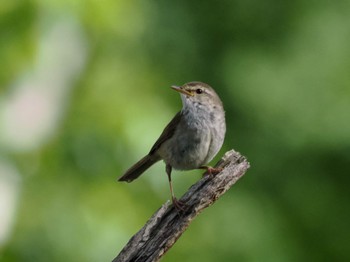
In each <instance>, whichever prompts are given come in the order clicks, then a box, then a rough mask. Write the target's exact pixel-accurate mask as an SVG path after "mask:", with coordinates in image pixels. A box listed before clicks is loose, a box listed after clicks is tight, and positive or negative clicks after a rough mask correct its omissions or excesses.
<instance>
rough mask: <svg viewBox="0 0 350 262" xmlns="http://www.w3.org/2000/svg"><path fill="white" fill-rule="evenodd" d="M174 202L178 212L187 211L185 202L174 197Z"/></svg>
mask: <svg viewBox="0 0 350 262" xmlns="http://www.w3.org/2000/svg"><path fill="white" fill-rule="evenodd" d="M172 200H173V205H174V207H175V209H176V210H177V211H178V212H184V211H186V210H187V205H186V204H185V203H184V202H182V201H180V200H177V198H176V197H173V198H172Z"/></svg>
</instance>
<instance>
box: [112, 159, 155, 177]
mask: <svg viewBox="0 0 350 262" xmlns="http://www.w3.org/2000/svg"><path fill="white" fill-rule="evenodd" d="M159 160H160V159H158V158H156V157H154V156H151V155H147V156H145V157H143V158H142V159H141V160H140V161H138V162H137V163H136V164H135V165H133V166H132V167H130V168H129V169H128V170H127V171H126V172H125V174H124V175H123V176H122V177H121V178H119V179H118V181H126V182H128V183H129V182H131V181H133V180H134V179H136V178H138V177H139V176H141V175H142V173H143V172H145V171H146V170H147V169H148V168H149V167H150V166H152V165H153V164H155V163H156V162H158V161H159Z"/></svg>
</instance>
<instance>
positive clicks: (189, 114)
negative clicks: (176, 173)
mask: <svg viewBox="0 0 350 262" xmlns="http://www.w3.org/2000/svg"><path fill="white" fill-rule="evenodd" d="M171 88H172V89H174V90H175V91H177V92H179V93H180V95H181V99H182V104H183V107H182V110H181V111H180V112H178V113H177V114H176V115H175V117H174V118H173V119H172V120H171V122H170V123H169V124H168V125H167V126H166V127H165V129H164V131H163V133H162V134H161V135H160V137H159V138H158V140H157V141H156V143H155V144H154V145H153V147H152V148H151V151H150V152H149V153H148V154H147V155H146V156H145V157H143V158H142V159H141V160H140V161H138V162H137V163H136V164H135V165H133V166H132V167H131V168H129V169H128V170H127V171H126V172H125V174H124V175H123V176H122V177H121V178H119V181H127V182H131V181H133V180H134V179H136V178H138V177H139V176H140V175H141V174H142V173H143V172H145V171H146V170H147V169H148V168H149V167H150V166H152V165H153V164H154V163H156V162H158V161H159V160H164V162H165V165H166V173H167V175H168V179H169V185H170V192H171V197H172V201H173V204H174V206H175V207H176V208H177V209H180V210H183V205H184V204H183V203H182V202H180V201H178V200H177V199H176V197H175V195H174V191H173V186H172V183H171V171H172V168H174V169H178V170H191V169H206V170H207V171H208V173H211V174H215V173H218V172H219V171H220V170H218V169H215V168H212V167H209V166H206V164H207V163H209V162H210V161H211V160H212V159H213V158H214V156H215V155H216V154H217V152H218V151H219V150H220V148H221V146H222V144H223V142H224V137H225V133H226V123H225V111H224V108H223V105H222V102H221V100H220V98H219V96H218V95H217V94H216V93H215V91H214V89H213V88H211V87H210V86H209V85H208V84H205V83H202V82H190V83H187V84H184V85H183V86H172V87H171Z"/></svg>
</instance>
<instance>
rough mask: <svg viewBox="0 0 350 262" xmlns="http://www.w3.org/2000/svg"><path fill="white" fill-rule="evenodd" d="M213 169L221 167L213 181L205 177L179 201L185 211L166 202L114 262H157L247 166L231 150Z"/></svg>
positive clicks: (242, 159) (245, 162)
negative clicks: (180, 210) (184, 207)
mask: <svg viewBox="0 0 350 262" xmlns="http://www.w3.org/2000/svg"><path fill="white" fill-rule="evenodd" d="M215 167H221V168H223V170H222V171H221V172H220V173H219V174H217V175H215V176H214V177H210V176H209V175H207V176H204V177H203V178H202V179H201V180H199V181H198V182H197V183H196V184H194V185H193V186H191V188H190V189H189V190H188V191H187V192H186V193H185V195H184V196H183V197H182V198H181V199H180V201H181V202H183V203H185V204H186V207H187V208H186V211H184V212H181V213H179V212H178V211H177V210H176V209H175V208H174V207H173V206H172V205H171V203H170V202H169V201H167V202H166V203H165V204H164V205H163V206H162V207H161V208H160V209H159V210H158V211H156V212H155V213H154V214H153V216H152V217H151V218H150V219H149V220H148V222H147V223H146V224H145V225H144V227H143V228H142V229H141V230H140V231H139V232H137V233H136V234H135V235H134V236H133V237H132V238H131V239H130V240H129V242H128V243H127V245H126V246H125V247H124V248H123V250H122V251H121V252H120V253H119V255H118V256H117V257H116V258H115V259H114V260H113V262H126V261H135V262H136V261H139V262H141V261H142V262H143V261H147V262H151V261H152V262H153V261H158V260H159V259H160V258H161V257H162V256H163V255H164V254H165V252H167V251H168V250H169V249H170V248H171V247H172V246H173V245H174V243H175V242H176V240H177V239H178V238H179V237H180V236H181V234H182V233H183V232H184V231H185V230H186V229H187V227H188V226H189V224H190V223H191V222H192V220H193V219H194V218H195V217H196V216H197V215H198V214H199V213H201V212H202V211H203V210H204V209H205V208H207V207H208V206H210V205H212V204H213V203H214V202H215V201H216V200H217V199H218V198H219V197H220V196H221V195H223V194H224V193H225V192H226V191H227V190H228V189H230V187H231V186H232V185H233V184H235V183H236V181H237V180H238V179H239V178H241V177H242V176H243V175H244V174H245V172H246V170H247V169H248V168H249V163H248V161H247V160H246V159H245V157H243V156H242V155H240V154H239V153H238V152H236V151H234V150H231V151H228V152H227V153H226V154H225V155H224V156H223V158H222V159H221V160H220V161H219V162H218V163H217V164H216V166H215Z"/></svg>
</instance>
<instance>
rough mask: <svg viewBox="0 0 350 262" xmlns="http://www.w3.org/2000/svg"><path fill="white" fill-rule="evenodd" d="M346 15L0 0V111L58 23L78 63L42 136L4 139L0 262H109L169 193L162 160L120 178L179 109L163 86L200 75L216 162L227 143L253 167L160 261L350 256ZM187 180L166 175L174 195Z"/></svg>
mask: <svg viewBox="0 0 350 262" xmlns="http://www.w3.org/2000/svg"><path fill="white" fill-rule="evenodd" d="M349 13H350V1H348V0H344V1H317V2H315V1H311V2H310V1H306V0H298V1H293V2H291V1H290V2H281V1H276V0H268V1H263V2H261V1H256V0H251V1H242V0H235V1H228V0H225V1H220V2H217V1H216V2H214V1H204V2H203V1H196V0H195V1H177V2H176V3H175V2H171V1H137V0H132V1H125V0H118V1H115V0H106V1H96V0H90V1H72V0H64V1H57V0H56V1H44V0H39V1H30V0H23V1H7V0H5V1H2V2H1V3H0V59H1V61H2V70H0V91H1V93H0V106H1V107H0V109H2V110H5V109H4V108H5V105H6V103H7V102H8V101H10V99H11V97H12V96H11V95H12V94H13V93H14V92H15V90H17V89H16V88H17V87H16V83H18V82H19V81H21V80H23V79H25V76H27V75H31V74H33V71H35V70H34V69H33V68H35V65H36V64H37V63H38V60H40V54H41V53H42V52H41V51H40V50H41V48H44V49H45V48H49V47H46V46H45V45H44V47H43V46H42V41H44V40H43V39H45V37H46V36H47V35H48V34H49V32H50V31H52V30H53V28H54V27H55V25H57V24H62V23H65V25H66V27H68V28H69V27H74V28H78V30H79V33H80V34H81V35H82V36H83V37H81V38H80V40H79V41H80V42H79V41H78V42H77V43H78V44H77V45H76V48H77V49H72V50H78V49H79V50H80V49H86V50H87V58H86V60H84V65H83V68H82V69H81V70H80V71H77V72H76V73H75V76H74V81H73V82H72V83H69V84H67V83H66V84H65V85H68V86H69V88H68V89H67V90H68V91H66V92H65V93H64V94H63V95H62V97H63V99H62V100H59V101H60V102H59V110H60V112H61V114H59V115H57V116H56V117H55V119H54V122H55V123H56V124H54V125H53V126H54V128H53V129H52V130H51V131H50V132H49V131H48V132H49V134H48V135H47V137H48V138H47V139H46V140H43V141H42V142H41V143H40V144H38V146H37V147H36V148H32V149H30V150H29V149H27V150H14V149H13V148H11V147H10V146H2V148H1V149H0V157H1V158H3V159H5V160H6V161H7V162H8V163H10V164H11V165H13V166H14V167H15V168H16V170H18V173H19V174H20V178H21V183H20V186H19V191H18V192H19V193H18V201H17V204H16V211H15V215H14V216H13V218H12V220H13V222H12V223H11V226H12V229H11V231H10V234H9V236H8V238H7V239H6V241H4V243H3V244H2V246H1V245H0V252H1V253H0V260H1V261H110V260H111V259H112V258H113V257H114V256H115V255H116V254H117V253H118V252H119V251H120V250H121V248H122V247H123V246H124V245H125V244H126V242H127V241H128V240H129V238H130V237H131V236H132V235H133V234H134V233H135V232H136V231H137V230H138V229H139V228H140V227H141V226H142V225H143V224H144V223H145V222H146V220H147V219H148V217H149V216H150V215H151V214H152V213H153V212H154V211H155V210H156V209H157V208H158V207H159V206H160V205H161V204H162V203H163V202H164V201H165V200H166V199H168V198H169V192H168V185H167V179H166V176H165V172H164V165H163V164H162V163H159V164H157V165H156V166H154V167H152V169H150V170H149V171H148V172H147V173H146V174H145V175H144V176H143V177H141V178H140V179H139V180H137V181H135V182H134V183H132V184H124V183H116V178H117V177H118V176H120V175H121V174H122V172H123V171H124V170H126V169H127V168H128V167H129V166H130V165H132V164H133V163H134V162H136V161H137V160H138V159H139V158H140V157H141V156H143V155H144V154H145V153H147V152H148V150H149V148H150V147H151V146H152V143H153V142H154V141H155V140H156V139H157V137H158V135H159V134H160V133H161V131H162V129H163V128H164V126H165V125H166V124H167V122H168V121H169V120H170V119H171V117H172V116H173V115H174V114H175V113H176V112H177V110H179V109H180V108H181V102H180V99H179V97H178V95H177V94H176V93H174V92H172V91H171V90H170V89H169V88H168V87H169V86H170V85H172V84H183V83H185V82H189V81H193V80H199V81H203V82H207V83H209V84H211V85H212V86H213V87H214V88H215V89H216V90H217V92H218V93H219V95H220V96H221V97H222V100H223V102H224V105H225V109H226V112H227V125H228V131H227V137H226V141H225V145H224V148H223V149H222V151H221V153H220V154H219V155H218V156H217V158H216V159H218V158H219V157H220V155H221V154H222V153H224V152H225V150H229V149H231V148H234V149H235V150H237V151H240V152H241V153H242V154H244V155H246V156H247V158H248V160H249V161H250V162H251V169H250V170H249V172H248V173H247V175H246V176H245V177H244V178H243V179H242V180H241V181H239V183H238V184H237V185H236V186H234V188H233V189H232V190H230V192H228V193H227V194H226V195H225V196H224V197H223V198H222V199H220V201H218V203H217V204H215V205H214V206H212V207H210V208H209V209H208V210H207V211H205V212H204V213H203V214H202V215H201V216H200V217H199V218H198V219H197V220H196V221H194V223H193V224H192V225H191V226H190V228H189V229H188V230H187V231H186V233H185V234H184V235H183V236H182V237H181V238H180V239H179V241H178V242H177V243H176V244H175V246H174V247H173V248H172V249H171V250H170V251H169V253H168V254H167V255H166V256H165V257H164V259H163V261H235V260H237V261H259V262H260V261H349V260H350V250H349V247H348V246H349V243H350V241H349V240H350V239H349V238H350V237H349V236H350V227H349V221H350V209H349V199H350V191H349V189H348V188H349V182H350V177H349V174H350V165H349V163H350V121H349V114H350V74H349V68H350V45H349V43H350V27H349V25H350V16H349ZM74 35H75V34H74ZM72 39H73V38H72ZM72 39H71V38H69V37H67V39H63V40H64V41H65V42H66V43H67V47H64V48H74V45H73V44H74V41H73V40H72ZM70 44H72V45H73V47H72V46H70ZM58 48H59V46H58ZM44 60H45V61H46V62H47V63H48V64H50V63H53V62H52V61H50V56H48V57H44ZM82 61H83V60H82ZM69 65H70V64H69V63H68V62H67V64H66V65H64V66H67V67H68V66H69ZM54 69H55V68H54ZM53 72H55V71H53ZM54 75H55V73H54V74H53V75H49V77H51V78H49V79H52V81H51V83H56V82H57V81H58V82H60V79H56V78H55V77H54ZM24 81H25V80H24ZM62 85H63V84H62ZM45 88H46V89H48V90H49V89H50V88H52V86H51V85H47V86H45ZM1 120H3V118H1V117H0V121H1ZM4 123H5V122H4ZM5 127H6V125H5V124H2V125H1V123H0V128H3V129H4V128H5ZM0 134H1V133H0ZM1 145H2V144H1V143H0V146H1ZM3 145H4V144H3ZM199 177H200V172H199V171H191V172H176V175H175V176H174V180H175V181H174V183H175V190H176V193H177V195H179V196H180V195H181V194H182V193H183V192H184V191H185V190H186V189H187V188H188V187H189V186H190V185H191V184H192V183H194V182H195V181H196V180H198V179H199ZM5 211H6V210H1V212H4V213H5Z"/></svg>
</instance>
